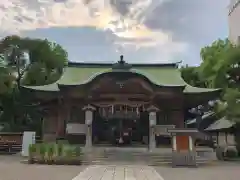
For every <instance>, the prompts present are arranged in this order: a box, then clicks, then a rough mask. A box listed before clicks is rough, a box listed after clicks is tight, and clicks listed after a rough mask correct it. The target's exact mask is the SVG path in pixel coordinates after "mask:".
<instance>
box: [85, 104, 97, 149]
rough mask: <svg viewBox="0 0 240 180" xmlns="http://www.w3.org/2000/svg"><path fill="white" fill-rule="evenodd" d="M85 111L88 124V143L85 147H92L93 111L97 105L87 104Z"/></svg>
mask: <svg viewBox="0 0 240 180" xmlns="http://www.w3.org/2000/svg"><path fill="white" fill-rule="evenodd" d="M83 110H84V111H85V124H86V144H85V147H86V148H87V149H91V148H92V121H93V111H95V110H96V109H95V107H93V106H91V105H87V106H84V107H83Z"/></svg>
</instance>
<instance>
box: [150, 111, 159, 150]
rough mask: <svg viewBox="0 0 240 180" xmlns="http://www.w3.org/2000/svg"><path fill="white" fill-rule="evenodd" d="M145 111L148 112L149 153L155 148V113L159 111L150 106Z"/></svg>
mask: <svg viewBox="0 0 240 180" xmlns="http://www.w3.org/2000/svg"><path fill="white" fill-rule="evenodd" d="M147 111H148V112H149V143H148V148H149V151H153V150H154V149H155V148H156V138H155V129H154V128H155V126H156V124H157V111H159V109H158V108H156V107H155V106H150V107H149V108H147Z"/></svg>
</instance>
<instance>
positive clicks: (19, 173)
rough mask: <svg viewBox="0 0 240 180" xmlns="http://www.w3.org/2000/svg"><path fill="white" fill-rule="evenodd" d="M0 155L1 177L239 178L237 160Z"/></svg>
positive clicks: (44, 179) (59, 179) (3, 179)
mask: <svg viewBox="0 0 240 180" xmlns="http://www.w3.org/2000/svg"><path fill="white" fill-rule="evenodd" d="M20 160H21V158H20V157H14V156H0V174H1V176H0V180H27V179H34V180H192V179H194V180H213V179H217V180H239V171H240V164H239V163H238V164H237V163H227V162H224V163H219V164H217V165H211V166H205V167H199V168H171V167H166V166H165V167H164V166H162V167H149V166H140V165H139V166H138V165H108V166H104V165H102V166H101V165H95V166H88V167H86V166H48V165H28V164H22V163H20Z"/></svg>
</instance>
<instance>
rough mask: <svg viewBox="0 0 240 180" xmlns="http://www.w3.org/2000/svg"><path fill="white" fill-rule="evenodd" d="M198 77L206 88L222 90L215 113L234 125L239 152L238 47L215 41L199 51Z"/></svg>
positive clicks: (239, 73)
mask: <svg viewBox="0 0 240 180" xmlns="http://www.w3.org/2000/svg"><path fill="white" fill-rule="evenodd" d="M201 57H202V59H203V62H202V63H201V65H200V67H199V75H200V77H201V78H204V79H206V82H207V83H206V84H207V86H208V87H212V88H222V89H223V96H222V98H221V99H222V101H220V102H219V103H218V104H217V107H216V112H217V113H218V114H221V115H222V116H226V117H227V118H228V119H229V120H231V121H233V122H235V123H236V126H235V127H236V129H237V130H236V134H235V141H236V143H237V148H238V150H239V152H240V47H239V46H236V45H233V44H231V43H230V41H229V40H227V39H225V40H217V41H215V42H213V43H212V44H211V45H210V46H207V47H204V48H202V50H201Z"/></svg>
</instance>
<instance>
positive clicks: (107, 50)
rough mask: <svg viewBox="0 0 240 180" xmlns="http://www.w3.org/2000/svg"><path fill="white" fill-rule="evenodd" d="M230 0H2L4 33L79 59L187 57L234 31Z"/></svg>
mask: <svg viewBox="0 0 240 180" xmlns="http://www.w3.org/2000/svg"><path fill="white" fill-rule="evenodd" d="M228 4H229V0H1V1H0V22H1V27H0V37H4V36H6V35H11V34H18V35H20V36H23V37H32V38H47V39H49V40H51V41H54V42H57V43H59V44H60V45H62V46H63V47H64V48H65V49H66V50H67V51H68V55H69V60H70V61H75V62H116V61H118V60H119V56H120V55H121V54H123V55H124V58H125V61H127V62H129V63H167V62H178V61H182V62H183V64H188V65H198V64H200V62H201V58H200V55H199V54H200V49H201V47H204V46H206V45H209V44H211V43H212V42H213V41H214V40H216V39H218V38H225V37H227V36H228V22H227V18H228V14H227V12H228V8H227V6H228Z"/></svg>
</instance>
